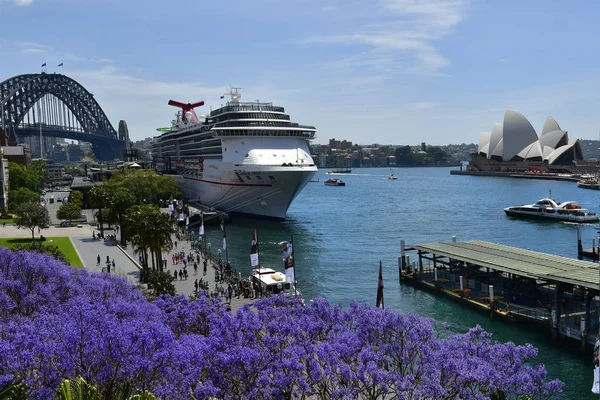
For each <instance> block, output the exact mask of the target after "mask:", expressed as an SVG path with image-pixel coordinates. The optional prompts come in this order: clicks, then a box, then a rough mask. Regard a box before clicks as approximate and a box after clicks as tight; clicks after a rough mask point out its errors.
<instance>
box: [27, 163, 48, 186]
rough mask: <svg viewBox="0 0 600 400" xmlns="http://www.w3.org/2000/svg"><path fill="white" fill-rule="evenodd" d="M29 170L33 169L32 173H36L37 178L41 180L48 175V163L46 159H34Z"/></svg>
mask: <svg viewBox="0 0 600 400" xmlns="http://www.w3.org/2000/svg"><path fill="white" fill-rule="evenodd" d="M28 171H31V173H32V174H33V175H35V177H36V178H37V180H38V181H39V182H41V181H43V180H44V178H45V177H46V172H47V171H48V164H46V160H35V161H32V162H31V165H30V166H29V168H28Z"/></svg>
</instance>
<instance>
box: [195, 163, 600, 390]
mask: <svg viewBox="0 0 600 400" xmlns="http://www.w3.org/2000/svg"><path fill="white" fill-rule="evenodd" d="M394 173H395V175H396V176H398V180H388V179H387V177H388V176H389V175H390V170H389V169H376V168H362V169H355V170H353V172H352V173H351V174H344V175H337V176H336V177H338V178H341V179H343V180H344V181H345V182H346V186H344V187H331V186H325V185H323V182H324V181H325V180H326V179H327V178H328V177H329V176H328V175H327V174H326V170H320V171H319V173H318V174H317V175H316V176H315V178H319V182H314V183H309V184H308V186H307V187H306V188H305V189H304V191H303V192H302V193H301V194H300V195H299V196H298V198H297V199H296V200H295V201H294V203H293V204H292V206H291V207H290V210H289V212H288V218H287V219H286V220H285V221H283V222H277V221H264V220H254V219H245V218H241V217H235V218H234V219H233V221H232V223H230V224H228V227H227V246H228V248H227V256H228V258H229V261H230V262H231V264H232V265H233V266H234V267H235V268H236V269H238V270H241V271H243V273H244V274H245V275H247V274H248V273H249V272H250V258H249V251H250V242H251V239H252V233H253V231H254V229H255V228H256V229H257V232H258V237H259V243H260V256H261V266H271V267H274V268H275V269H277V270H282V269H283V263H282V249H283V246H284V244H285V242H286V241H287V240H289V239H290V237H291V235H292V234H293V235H294V249H295V252H296V276H297V280H298V288H299V290H300V291H301V292H302V293H303V295H304V297H305V298H306V299H311V298H313V297H324V298H326V299H328V300H329V301H330V302H331V303H332V304H340V305H342V306H347V305H348V304H349V303H350V302H351V301H358V302H363V303H367V304H371V305H375V297H376V288H377V271H378V267H379V260H382V261H383V268H384V282H385V306H386V308H391V309H394V310H397V311H401V312H409V313H416V314H419V315H421V316H424V317H430V318H434V319H435V320H436V321H437V322H438V326H440V325H439V324H441V323H442V322H447V323H448V325H449V330H450V332H456V333H462V332H465V331H466V330H467V329H468V328H469V327H472V326H475V325H476V324H480V325H482V326H483V327H484V328H485V329H487V330H488V331H490V332H492V333H493V334H494V337H495V338H496V339H497V340H499V341H502V342H505V341H513V342H515V343H517V344H524V343H531V344H533V345H534V346H535V347H537V348H538V349H539V356H538V358H537V359H536V362H537V363H542V364H545V365H546V368H547V370H548V373H549V376H550V377H552V378H559V379H561V380H562V381H564V382H565V383H566V385H567V386H566V388H565V392H564V394H563V395H562V396H560V397H559V398H563V399H582V398H583V399H585V398H597V397H598V396H594V395H592V393H591V391H590V389H591V386H592V375H593V371H592V362H591V357H589V356H587V357H584V356H582V355H581V354H580V353H579V352H578V350H577V348H576V347H556V346H553V345H552V343H551V340H550V333H549V331H548V332H535V331H532V330H531V329H528V328H524V327H520V326H515V325H510V324H506V323H503V322H497V321H491V320H490V319H489V318H488V317H487V316H486V315H485V314H482V313H479V312H476V311H473V310H471V309H469V308H465V307H462V306H461V305H459V304H456V303H454V302H451V301H449V300H446V299H444V298H441V297H437V296H434V295H432V294H430V293H427V292H423V291H421V290H418V289H414V288H412V287H409V286H402V285H400V283H399V281H398V263H397V258H398V256H399V254H400V240H401V239H404V240H405V241H406V243H407V244H417V243H420V244H422V243H430V242H438V241H450V240H451V237H452V235H456V236H457V240H459V241H465V240H471V239H479V240H485V241H490V242H495V243H500V244H504V245H509V246H515V247H520V248H525V249H531V250H536V251H542V252H547V253H552V254H557V255H564V256H566V257H573V258H576V257H577V225H576V224H569V223H560V222H558V223H557V222H539V221H537V222H536V221H525V220H514V219H509V218H507V217H506V216H505V215H504V211H503V208H504V207H508V206H511V205H519V204H530V203H534V202H535V201H537V200H538V199H540V198H542V197H546V196H548V194H549V191H550V190H551V191H552V196H553V197H555V198H557V199H559V200H561V201H567V200H576V201H578V202H579V204H580V205H582V206H583V207H584V208H588V209H589V210H591V211H594V212H598V211H600V209H599V205H600V192H598V191H593V190H584V189H580V188H578V187H577V185H576V183H574V182H562V181H540V180H530V179H511V178H497V177H474V176H451V175H450V169H449V168H405V169H401V168H397V169H395V170H394ZM206 235H207V238H208V240H209V242H210V243H211V247H212V251H213V253H216V252H217V249H218V248H219V247H221V246H222V233H221V231H220V229H219V227H218V226H215V227H207V230H206ZM597 235H598V233H597V232H596V229H595V227H594V225H584V226H583V229H582V237H583V244H584V247H586V248H587V247H592V239H593V238H596V239H597ZM222 257H223V258H225V257H226V254H225V251H223V252H222ZM440 328H441V326H440Z"/></svg>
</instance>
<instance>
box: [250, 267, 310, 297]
mask: <svg viewBox="0 0 600 400" xmlns="http://www.w3.org/2000/svg"><path fill="white" fill-rule="evenodd" d="M250 280H251V281H252V283H253V284H257V285H259V286H260V287H261V288H262V293H263V296H273V295H277V294H283V295H285V296H296V297H299V296H300V292H299V291H298V290H297V289H296V286H295V283H294V282H290V281H288V280H286V276H285V274H284V273H282V272H276V271H275V270H274V269H272V268H256V269H253V270H252V274H251V275H250Z"/></svg>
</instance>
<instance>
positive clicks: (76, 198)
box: [69, 190, 83, 207]
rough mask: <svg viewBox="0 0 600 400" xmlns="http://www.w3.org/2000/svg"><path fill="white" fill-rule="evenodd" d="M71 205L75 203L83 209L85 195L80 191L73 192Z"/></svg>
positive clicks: (70, 200) (70, 199)
mask: <svg viewBox="0 0 600 400" xmlns="http://www.w3.org/2000/svg"><path fill="white" fill-rule="evenodd" d="M69 197H70V198H69V203H75V204H77V205H78V206H79V207H83V193H81V192H80V191H79V190H73V191H72V192H71V196H69Z"/></svg>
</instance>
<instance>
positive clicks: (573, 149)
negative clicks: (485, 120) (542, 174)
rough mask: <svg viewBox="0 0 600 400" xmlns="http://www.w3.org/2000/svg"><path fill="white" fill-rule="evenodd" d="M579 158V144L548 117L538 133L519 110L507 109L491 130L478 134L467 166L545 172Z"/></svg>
mask: <svg viewBox="0 0 600 400" xmlns="http://www.w3.org/2000/svg"><path fill="white" fill-rule="evenodd" d="M581 160H583V152H582V150H581V143H580V142H579V140H576V139H569V135H568V133H567V131H565V130H562V129H561V128H560V126H559V125H558V123H557V122H556V121H555V120H554V118H552V117H548V118H546V122H545V123H544V127H543V128H542V132H541V134H540V135H539V137H538V135H537V133H536V131H535V129H534V128H533V126H532V125H531V123H530V122H529V121H528V120H527V118H525V117H524V116H523V115H522V114H521V113H519V112H518V111H515V110H511V109H507V110H506V111H505V112H504V121H503V122H502V123H496V124H494V127H493V128H492V131H491V132H483V133H482V134H481V136H480V137H479V146H478V151H477V154H474V155H473V158H472V160H471V163H470V165H469V167H470V169H476V170H488V171H489V170H496V171H507V170H528V169H530V170H531V169H532V168H533V169H537V170H543V171H546V170H548V169H551V168H552V166H569V165H574V163H575V162H577V161H581Z"/></svg>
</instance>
